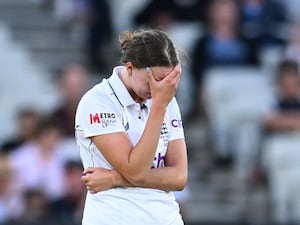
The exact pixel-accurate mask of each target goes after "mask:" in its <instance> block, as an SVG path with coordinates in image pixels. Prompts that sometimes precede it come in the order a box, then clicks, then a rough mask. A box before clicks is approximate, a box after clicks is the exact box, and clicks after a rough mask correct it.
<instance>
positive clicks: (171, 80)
mask: <svg viewBox="0 0 300 225" xmlns="http://www.w3.org/2000/svg"><path fill="white" fill-rule="evenodd" d="M180 75H181V67H180V65H179V64H178V65H177V66H176V67H175V68H174V69H173V70H172V72H171V73H170V74H168V76H166V77H165V78H163V79H162V80H161V81H156V80H155V79H154V78H153V76H152V74H151V73H149V74H148V78H149V84H150V89H151V97H152V107H151V110H150V114H149V117H148V120H147V123H146V126H145V129H144V131H143V133H142V136H141V138H140V140H139V142H138V143H137V144H136V145H135V146H132V144H131V142H130V140H129V138H128V136H127V133H125V132H119V133H110V134H104V135H99V136H94V137H91V139H92V141H93V142H94V144H95V145H96V146H97V148H98V149H99V150H100V151H101V152H102V154H103V155H104V156H105V158H106V159H107V160H108V161H109V162H110V164H111V165H112V166H113V167H114V168H115V169H116V170H117V171H118V172H120V173H121V174H122V175H123V176H124V177H125V178H126V179H127V180H128V181H129V182H130V183H132V184H135V185H138V184H141V183H143V182H144V179H145V177H146V176H147V174H148V173H149V171H150V170H151V165H152V161H153V158H154V156H155V152H156V148H157V145H158V140H159V137H160V131H161V127H162V124H163V120H164V115H165V112H166V108H167V105H168V104H169V102H170V101H171V100H172V98H173V97H174V95H175V92H176V90H177V86H178V82H179V80H180Z"/></svg>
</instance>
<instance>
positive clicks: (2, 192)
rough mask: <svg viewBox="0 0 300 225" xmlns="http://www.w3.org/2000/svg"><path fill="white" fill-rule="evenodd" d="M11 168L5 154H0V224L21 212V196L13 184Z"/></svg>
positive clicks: (13, 218)
mask: <svg viewBox="0 0 300 225" xmlns="http://www.w3.org/2000/svg"><path fill="white" fill-rule="evenodd" d="M13 177H14V173H13V169H12V167H11V165H10V162H9V161H8V159H7V157H6V156H3V155H0V224H3V223H6V222H10V221H12V220H16V219H17V218H18V217H19V216H20V215H21V213H22V210H23V205H22V199H21V196H20V195H19V194H18V192H17V191H16V190H15V187H14V186H13Z"/></svg>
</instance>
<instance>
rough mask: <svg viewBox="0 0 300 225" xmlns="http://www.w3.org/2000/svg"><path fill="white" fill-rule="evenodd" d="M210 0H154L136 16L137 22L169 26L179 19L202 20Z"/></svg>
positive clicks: (188, 20)
mask: <svg viewBox="0 0 300 225" xmlns="http://www.w3.org/2000/svg"><path fill="white" fill-rule="evenodd" d="M207 2H208V0H171V1H167V0H163V1H159V0H152V1H150V2H149V3H148V4H146V5H145V7H144V8H143V9H142V11H141V12H139V13H138V14H137V15H136V17H135V18H134V22H135V23H136V24H139V25H140V24H142V25H147V26H154V27H155V26H162V27H165V28H168V27H169V26H170V25H171V24H172V23H174V22H178V21H183V22H184V21H186V22H191V21H196V22H199V21H202V20H203V19H204V13H205V9H206V5H207Z"/></svg>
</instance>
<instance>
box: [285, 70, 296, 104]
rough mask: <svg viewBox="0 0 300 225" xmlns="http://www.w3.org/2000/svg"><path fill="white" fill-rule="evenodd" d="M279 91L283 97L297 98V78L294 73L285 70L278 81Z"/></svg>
mask: <svg viewBox="0 0 300 225" xmlns="http://www.w3.org/2000/svg"><path fill="white" fill-rule="evenodd" d="M280 92H281V94H282V95H283V96H284V97H285V98H292V99H294V98H297V97H298V94H299V79H298V77H297V75H296V74H293V73H292V72H286V74H285V75H284V76H283V77H282V79H281V82H280Z"/></svg>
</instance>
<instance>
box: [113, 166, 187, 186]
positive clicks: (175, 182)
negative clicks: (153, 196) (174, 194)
mask: <svg viewBox="0 0 300 225" xmlns="http://www.w3.org/2000/svg"><path fill="white" fill-rule="evenodd" d="M112 175H113V176H114V178H113V180H114V185H115V186H123V187H141V188H153V189H159V190H163V191H179V190H182V189H183V188H184V187H185V186H186V183H187V171H180V172H179V171H178V168H176V167H168V166H167V167H163V168H157V169H151V170H150V172H149V173H148V174H147V176H146V177H145V179H144V182H143V183H141V184H139V185H134V184H132V183H130V182H129V181H127V180H126V179H125V178H124V177H123V176H122V175H121V174H120V173H118V172H117V171H115V172H114V173H112Z"/></svg>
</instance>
